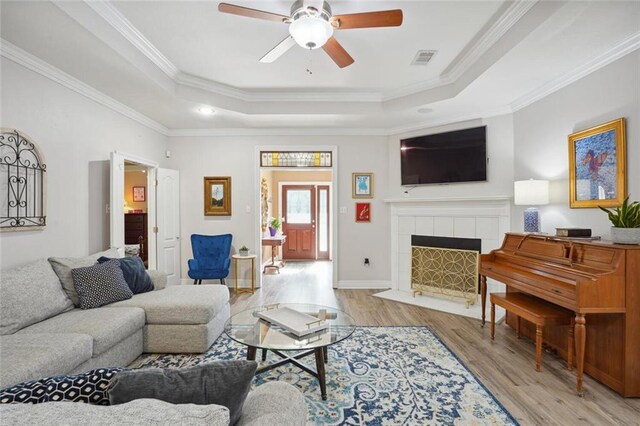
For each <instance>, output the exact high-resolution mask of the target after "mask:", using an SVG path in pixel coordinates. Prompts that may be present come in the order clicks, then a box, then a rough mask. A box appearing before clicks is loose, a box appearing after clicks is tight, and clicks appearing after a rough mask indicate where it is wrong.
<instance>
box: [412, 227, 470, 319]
mask: <svg viewBox="0 0 640 426" xmlns="http://www.w3.org/2000/svg"><path fill="white" fill-rule="evenodd" d="M481 247H482V240H480V239H478V238H457V237H434V236H429V235H412V236H411V291H412V293H413V296H414V297H415V296H416V295H417V294H420V295H423V294H425V293H427V294H434V295H436V296H445V297H450V298H453V299H462V300H464V301H465V302H466V307H467V308H469V306H470V305H473V304H474V303H475V302H476V300H477V299H478V290H479V286H478V270H479V265H480V251H481Z"/></svg>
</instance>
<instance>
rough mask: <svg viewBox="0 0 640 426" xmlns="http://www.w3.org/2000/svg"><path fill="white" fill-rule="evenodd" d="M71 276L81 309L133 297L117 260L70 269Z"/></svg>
mask: <svg viewBox="0 0 640 426" xmlns="http://www.w3.org/2000/svg"><path fill="white" fill-rule="evenodd" d="M71 276H72V277H73V285H74V286H75V287H76V291H77V293H78V299H80V308H81V309H93V308H99V307H100V306H103V305H108V304H109V303H113V302H118V301H120V300H126V299H131V297H132V296H133V293H132V292H131V289H130V288H129V286H128V285H127V282H126V281H125V279H124V274H123V273H122V269H120V261H119V260H118V259H112V260H109V261H107V262H105V263H98V264H96V265H92V266H86V267H84V268H75V269H72V270H71Z"/></svg>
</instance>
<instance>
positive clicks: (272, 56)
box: [260, 36, 296, 64]
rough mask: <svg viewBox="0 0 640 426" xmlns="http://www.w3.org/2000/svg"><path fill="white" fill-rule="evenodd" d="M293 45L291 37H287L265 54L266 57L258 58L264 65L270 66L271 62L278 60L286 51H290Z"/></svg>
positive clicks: (293, 41)
mask: <svg viewBox="0 0 640 426" xmlns="http://www.w3.org/2000/svg"><path fill="white" fill-rule="evenodd" d="M295 45H296V41H295V40H294V39H293V37H291V36H289V37H287V38H285V39H284V40H282V41H281V42H280V43H278V45H277V46H276V47H274V48H273V49H271V50H270V51H269V52H267V54H266V55H264V56H263V57H262V58H260V62H262V63H265V64H270V63H271V62H273V61H275V60H276V59H278V58H279V57H280V56H282V55H284V53H285V52H286V51H287V50H289V49H291V48H292V47H293V46H295Z"/></svg>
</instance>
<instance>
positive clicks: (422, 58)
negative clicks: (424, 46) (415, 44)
mask: <svg viewBox="0 0 640 426" xmlns="http://www.w3.org/2000/svg"><path fill="white" fill-rule="evenodd" d="M436 53H437V50H418V53H416V56H415V58H413V61H411V65H427V64H428V63H429V61H431V58H433V56H434V55H435V54H436Z"/></svg>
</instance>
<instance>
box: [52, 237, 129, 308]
mask: <svg viewBox="0 0 640 426" xmlns="http://www.w3.org/2000/svg"><path fill="white" fill-rule="evenodd" d="M102 256H106V257H115V258H120V257H122V256H120V252H119V251H118V249H109V250H105V251H101V252H99V253H95V254H92V255H90V256H87V257H50V258H49V263H50V264H51V266H52V267H53V270H54V271H55V273H56V275H58V278H59V279H60V282H61V283H62V288H63V289H64V291H65V293H67V296H69V299H71V301H72V302H73V304H74V305H75V306H76V307H78V306H80V300H79V299H78V293H77V292H76V288H75V287H74V285H73V277H72V276H71V270H72V269H74V268H82V267H84V266H91V265H95V264H96V263H98V258H99V257H102Z"/></svg>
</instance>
